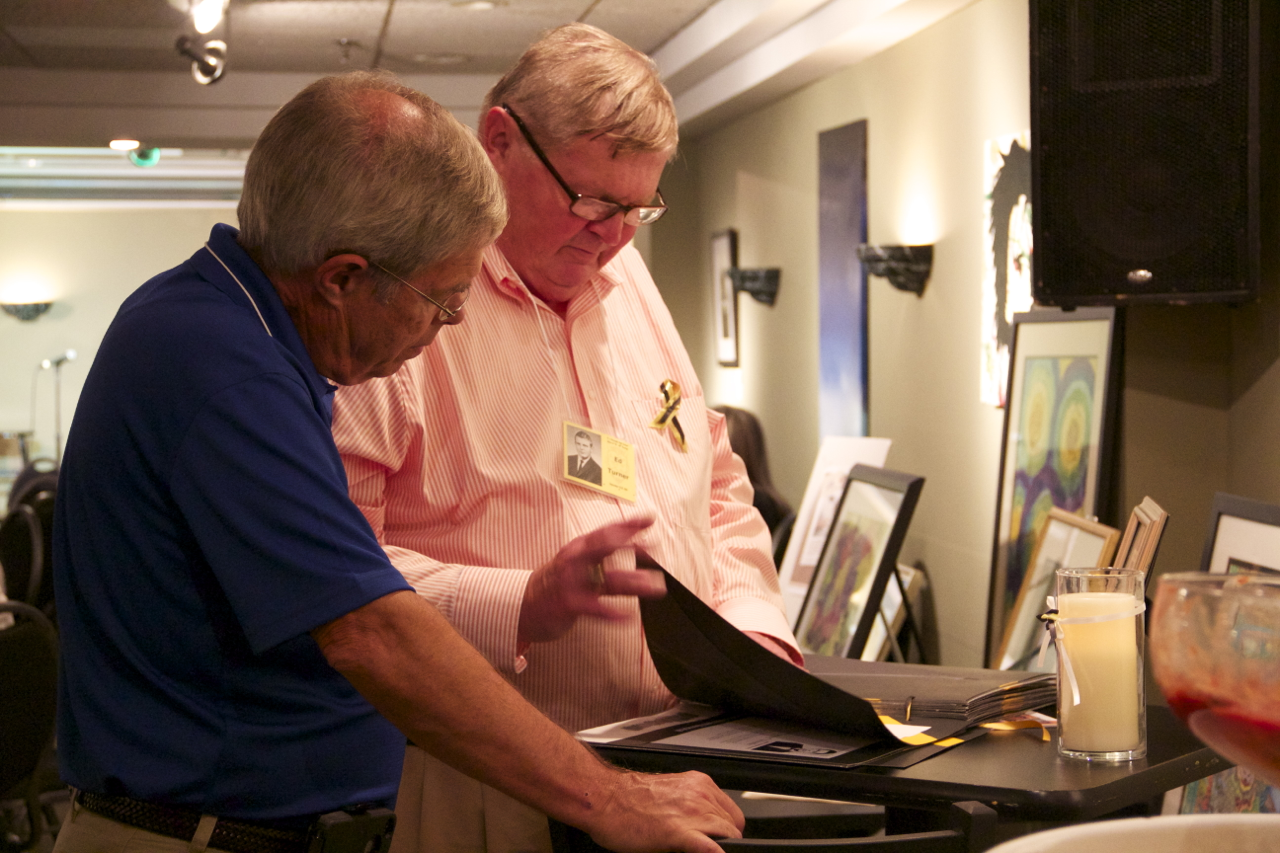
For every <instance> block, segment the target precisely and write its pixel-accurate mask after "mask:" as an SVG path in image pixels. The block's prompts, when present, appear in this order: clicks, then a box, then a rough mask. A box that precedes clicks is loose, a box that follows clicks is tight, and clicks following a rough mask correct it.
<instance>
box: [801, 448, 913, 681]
mask: <svg viewBox="0 0 1280 853" xmlns="http://www.w3.org/2000/svg"><path fill="white" fill-rule="evenodd" d="M923 487H924V478H923V477H915V476H912V475H910V474H903V473H901V472H899V471H889V470H886V469H884V468H873V467H871V466H869V465H855V466H854V467H853V470H852V471H850V472H849V479H848V481H847V482H846V483H845V488H844V495H843V496H842V497H841V499H840V505H839V506H838V507H837V509H836V513H835V519H834V521H833V522H832V524H831V529H830V532H829V533H828V534H827V541H826V545H824V546H823V549H822V556H821V557H819V558H818V565H817V569H816V570H815V571H814V574H813V580H812V581H811V582H810V583H809V593H808V595H806V596H805V600H804V604H803V605H802V606H801V608H800V618H799V620H798V622H797V628H796V639H797V640H798V641H799V643H800V648H801V650H803V651H805V652H808V653H812V654H820V655H835V656H842V657H861V656H862V652H863V649H864V648H865V647H866V645H867V638H868V636H869V635H870V634H871V627H872V625H873V623H874V622H875V619H876V614H877V613H879V612H880V603H881V601H882V600H883V598H884V589H885V585H886V584H887V583H888V580H889V577H890V575H891V574H892V573H893V568H894V565H895V564H896V563H897V561H898V552H899V551H900V550H901V549H902V542H903V540H904V539H905V538H906V535H907V526H908V525H909V524H910V523H911V515H912V513H913V512H914V511H915V508H916V503H917V501H919V499H920V490H921V488H923Z"/></svg>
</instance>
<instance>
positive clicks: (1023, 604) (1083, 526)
mask: <svg viewBox="0 0 1280 853" xmlns="http://www.w3.org/2000/svg"><path fill="white" fill-rule="evenodd" d="M1119 543H1120V531H1119V530H1116V529H1115V528H1114V527H1111V526H1109V525H1106V524H1099V523H1098V522H1096V521H1090V520H1088V519H1085V518H1081V517H1080V516H1078V515H1075V514H1073V513H1070V512H1067V511H1066V510H1062V509H1058V508H1057V507H1056V506H1055V507H1052V508H1051V509H1050V510H1049V516H1048V518H1046V519H1045V523H1044V527H1042V528H1041V529H1040V536H1039V538H1038V539H1037V540H1036V547H1035V550H1034V551H1032V553H1031V562H1030V564H1029V567H1028V569H1027V572H1026V574H1025V575H1024V576H1023V579H1022V588H1021V589H1020V590H1019V591H1018V599H1017V601H1015V602H1014V605H1013V610H1012V612H1011V613H1010V614H1009V619H1008V620H1007V622H1006V623H1005V627H1004V639H1003V640H1002V641H1001V643H1000V649H999V651H997V652H996V669H1028V668H1029V664H1030V663H1031V661H1032V659H1033V658H1034V657H1035V655H1036V652H1038V651H1039V649H1040V635H1041V633H1042V632H1043V628H1042V627H1041V625H1040V621H1039V619H1038V618H1037V617H1039V615H1040V614H1041V613H1043V612H1044V611H1045V608H1046V607H1047V606H1048V605H1047V604H1046V603H1045V598H1046V597H1047V596H1048V595H1049V594H1050V593H1052V592H1053V579H1054V576H1055V575H1054V573H1055V572H1057V570H1058V569H1061V568H1064V567H1071V568H1085V567H1102V566H1110V565H1111V559H1112V557H1114V556H1115V553H1116V546H1117V545H1118V544H1119Z"/></svg>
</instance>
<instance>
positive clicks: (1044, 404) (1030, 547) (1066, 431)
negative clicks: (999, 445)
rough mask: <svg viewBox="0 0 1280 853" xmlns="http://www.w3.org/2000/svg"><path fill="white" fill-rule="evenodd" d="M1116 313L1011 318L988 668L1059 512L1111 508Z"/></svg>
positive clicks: (1049, 312) (1044, 312)
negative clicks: (1050, 522) (1039, 545)
mask: <svg viewBox="0 0 1280 853" xmlns="http://www.w3.org/2000/svg"><path fill="white" fill-rule="evenodd" d="M1116 322H1117V321H1116V310H1115V309H1114V308H1077V309H1076V310H1074V311H1062V310H1060V309H1057V308H1045V309H1039V310H1036V311H1031V312H1028V313H1025V314H1015V315H1014V318H1013V343H1012V349H1011V357H1010V369H1009V390H1008V394H1007V395H1006V396H1007V399H1008V405H1006V406H1005V421H1004V442H1003V449H1002V453H1001V459H1000V479H999V490H998V500H997V506H996V529H995V536H994V537H993V538H994V545H993V549H992V550H993V554H992V570H991V585H990V594H989V597H988V619H987V665H988V666H995V665H996V664H997V663H998V660H997V655H996V653H997V651H998V649H999V643H1000V642H1001V640H1002V638H1003V637H1004V634H1005V626H1006V624H1007V623H1008V620H1009V617H1010V614H1011V613H1012V612H1013V609H1014V605H1015V604H1016V603H1017V600H1018V595H1019V593H1020V592H1021V590H1022V586H1023V581H1024V579H1025V578H1026V575H1027V571H1028V568H1029V567H1030V565H1031V558H1032V555H1033V553H1034V551H1035V547H1036V543H1037V542H1039V540H1040V534H1041V531H1043V529H1044V526H1045V523H1046V522H1047V521H1048V519H1049V511H1050V510H1051V509H1053V508H1054V507H1057V508H1058V509H1061V510H1064V511H1066V512H1067V513H1070V514H1072V515H1078V516H1082V517H1086V518H1088V517H1098V516H1103V517H1106V516H1107V515H1108V514H1109V510H1110V493H1111V492H1110V490H1111V480H1110V474H1111V470H1112V467H1113V466H1112V465H1111V464H1110V458H1111V440H1110V438H1111V434H1112V432H1113V429H1114V426H1113V423H1114V419H1115V409H1116V404H1115V397H1116V392H1117V390H1118V384H1117V381H1116V370H1117V366H1116V362H1117V360H1116V359H1115V357H1114V352H1113V350H1114V347H1113V342H1114V340H1115V339H1116V338H1115V335H1116Z"/></svg>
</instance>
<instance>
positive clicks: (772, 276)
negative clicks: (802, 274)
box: [729, 267, 782, 305]
mask: <svg viewBox="0 0 1280 853" xmlns="http://www.w3.org/2000/svg"><path fill="white" fill-rule="evenodd" d="M781 277H782V270H780V269H778V268H777V267H771V268H769V269H759V270H742V269H738V268H737V267H733V268H732V269H730V270H729V278H730V279H731V280H732V281H733V292H734V293H746V294H750V296H751V298H752V299H754V300H755V301H756V302H761V303H763V304H765V305H772V304H773V303H774V300H776V299H777V298H778V284H779V280H780V279H781Z"/></svg>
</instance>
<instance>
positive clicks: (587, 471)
mask: <svg viewBox="0 0 1280 853" xmlns="http://www.w3.org/2000/svg"><path fill="white" fill-rule="evenodd" d="M563 430H564V454H563V455H564V471H563V472H562V476H563V477H564V479H566V480H568V481H569V482H571V483H573V484H574V485H577V486H585V487H587V488H588V489H595V490H596V491H598V492H604V493H605V494H607V495H613V496H614V497H615V498H622V499H623V500H625V501H631V502H632V503H635V500H636V449H635V447H634V446H633V445H631V444H628V443H627V442H625V441H623V440H622V439H619V438H614V437H613V436H611V435H608V434H606V433H603V432H598V431H596V430H593V429H591V428H590V427H584V426H582V425H580V424H575V423H570V422H569V421H565V422H564V427H563Z"/></svg>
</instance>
